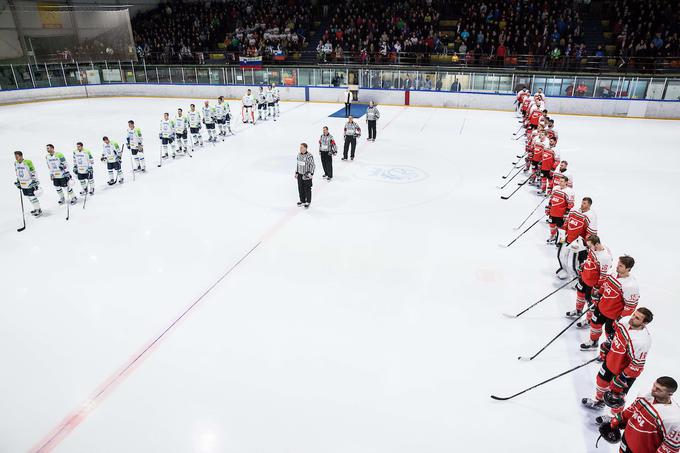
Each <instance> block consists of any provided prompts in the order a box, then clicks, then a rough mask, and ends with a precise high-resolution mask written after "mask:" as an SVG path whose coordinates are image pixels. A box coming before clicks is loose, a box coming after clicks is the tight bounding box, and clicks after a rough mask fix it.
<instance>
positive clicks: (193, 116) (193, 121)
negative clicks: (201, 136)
mask: <svg viewBox="0 0 680 453" xmlns="http://www.w3.org/2000/svg"><path fill="white" fill-rule="evenodd" d="M187 118H188V119H189V127H201V114H200V113H199V112H198V111H196V110H194V111H193V112H192V111H191V110H190V111H188V112H187Z"/></svg>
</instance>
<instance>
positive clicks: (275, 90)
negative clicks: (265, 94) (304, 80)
mask: <svg viewBox="0 0 680 453" xmlns="http://www.w3.org/2000/svg"><path fill="white" fill-rule="evenodd" d="M270 91H271V92H272V97H273V98H274V102H279V99H280V97H281V96H280V94H279V89H278V88H277V87H274V88H272V89H271V90H270Z"/></svg>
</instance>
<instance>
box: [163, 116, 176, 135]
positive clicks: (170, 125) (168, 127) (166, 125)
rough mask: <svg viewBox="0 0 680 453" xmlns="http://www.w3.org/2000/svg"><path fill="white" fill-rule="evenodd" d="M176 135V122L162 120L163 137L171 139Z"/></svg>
mask: <svg viewBox="0 0 680 453" xmlns="http://www.w3.org/2000/svg"><path fill="white" fill-rule="evenodd" d="M174 133H175V120H166V119H161V137H163V138H170V137H172V135H173V134H174Z"/></svg>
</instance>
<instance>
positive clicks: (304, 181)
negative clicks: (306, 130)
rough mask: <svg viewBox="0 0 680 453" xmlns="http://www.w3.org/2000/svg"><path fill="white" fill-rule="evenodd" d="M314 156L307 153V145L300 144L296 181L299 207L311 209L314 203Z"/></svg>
mask: <svg viewBox="0 0 680 453" xmlns="http://www.w3.org/2000/svg"><path fill="white" fill-rule="evenodd" d="M314 168H315V167H314V156H312V155H311V154H310V153H308V152H307V143H300V153H299V154H298V155H297V166H296V167H295V179H297V183H298V193H299V195H300V201H298V204H297V205H298V206H303V205H304V207H305V208H309V205H310V203H311V202H312V177H313V176H314Z"/></svg>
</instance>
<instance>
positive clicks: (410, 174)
mask: <svg viewBox="0 0 680 453" xmlns="http://www.w3.org/2000/svg"><path fill="white" fill-rule="evenodd" d="M355 175H356V176H357V177H358V178H361V179H370V180H373V181H381V182H390V183H395V184H407V183H413V182H420V181H422V180H424V179H426V178H427V177H428V175H427V173H425V172H424V171H423V170H421V169H419V168H415V167H410V166H396V165H395V166H378V165H367V166H365V167H362V168H360V169H359V170H358V171H357V172H356V173H355Z"/></svg>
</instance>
